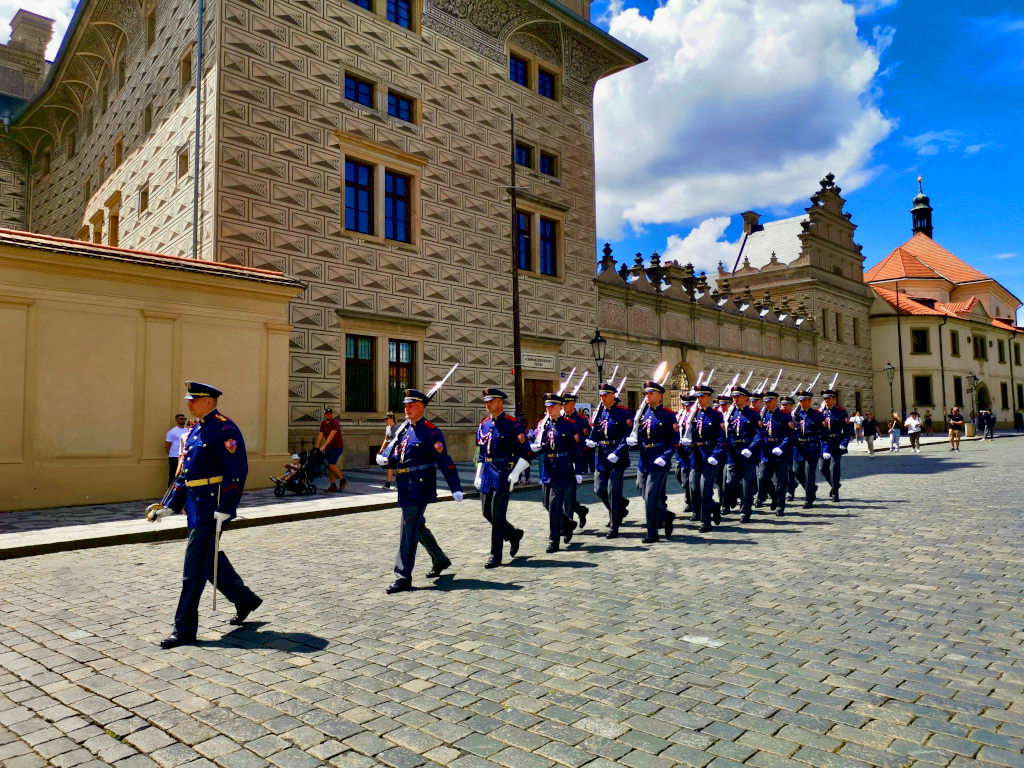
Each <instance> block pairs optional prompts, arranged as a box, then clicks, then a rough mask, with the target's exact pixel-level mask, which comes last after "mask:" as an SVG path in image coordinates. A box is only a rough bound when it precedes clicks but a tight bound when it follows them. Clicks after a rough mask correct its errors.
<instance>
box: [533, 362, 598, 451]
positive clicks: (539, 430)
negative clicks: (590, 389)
mask: <svg viewBox="0 0 1024 768" xmlns="http://www.w3.org/2000/svg"><path fill="white" fill-rule="evenodd" d="M575 375H576V368H575V367H573V369H572V370H571V371H569V375H568V376H566V377H565V381H563V382H562V386H560V387H559V388H558V392H557V393H556V394H557V395H558V396H559V397H561V396H562V393H563V392H565V389H566V387H568V386H569V382H570V381H572V377H573V376H575ZM583 378H584V379H585V378H587V374H586V372H584V374H583ZM582 383H583V380H582V379H581V380H580V384H582ZM573 394H575V390H573ZM549 423H551V417H550V416H548V415H547V414H546V413H545V414H544V418H543V419H541V422H540V426H539V427H537V437H536V440H535V441H534V442H532V443H530V447H531V448H532V449H533V452H534V453H537V452H538V451H539V450H540V444H541V443H542V442H543V440H544V429H545V427H547V425H548V424H549Z"/></svg>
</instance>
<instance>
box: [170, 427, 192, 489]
mask: <svg viewBox="0 0 1024 768" xmlns="http://www.w3.org/2000/svg"><path fill="white" fill-rule="evenodd" d="M186 434H188V428H187V427H186V426H185V414H184V413H178V414H175V416H174V426H173V427H171V428H170V429H169V430H167V434H166V435H165V436H164V450H165V451H167V485H170V484H171V483H173V482H174V476H175V475H176V474H178V457H179V456H181V438H183V437H184V436H185V435H186Z"/></svg>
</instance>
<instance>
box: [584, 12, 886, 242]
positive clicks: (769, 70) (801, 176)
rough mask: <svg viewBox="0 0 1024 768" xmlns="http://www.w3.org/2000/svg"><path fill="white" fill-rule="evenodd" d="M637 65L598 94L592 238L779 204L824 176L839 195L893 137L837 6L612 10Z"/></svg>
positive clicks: (873, 54) (857, 43)
mask: <svg viewBox="0 0 1024 768" xmlns="http://www.w3.org/2000/svg"><path fill="white" fill-rule="evenodd" d="M609 29H610V31H611V33H612V34H613V35H615V36H616V37H618V38H619V39H620V40H622V41H624V42H625V43H627V44H628V45H631V46H632V47H634V48H636V49H637V50H639V51H640V52H642V53H644V54H645V55H647V56H648V57H649V58H650V60H649V61H648V62H647V63H645V64H642V65H640V66H638V67H634V68H632V69H630V70H627V71H625V72H622V73H620V74H617V75H615V76H614V77H611V78H607V79H605V80H602V81H601V82H600V83H599V84H598V87H597V91H596V94H595V112H596V138H595V141H596V148H597V181H598V190H597V205H598V228H599V233H598V234H599V235H600V236H601V237H604V238H606V239H612V240H614V239H618V238H619V237H620V236H621V234H622V230H623V228H624V226H625V225H627V224H628V225H629V226H630V227H633V228H634V229H635V228H639V227H642V226H643V225H644V224H655V223H667V222H675V221H682V220H686V219H692V218H697V217H702V216H705V217H706V216H713V215H716V214H722V213H732V212H734V211H740V210H744V209H745V208H756V207H762V208H763V207H772V206H784V205H788V204H790V203H792V202H794V201H795V200H797V199H799V198H802V197H805V196H806V195H809V194H811V193H812V192H813V191H814V190H815V189H816V188H817V181H818V180H819V179H820V178H821V177H822V176H824V175H825V173H827V172H829V171H832V172H833V173H835V174H836V176H837V177H838V179H839V182H840V183H841V184H842V186H843V187H844V188H846V189H848V190H850V189H854V188H856V187H859V186H861V185H863V184H865V183H866V182H867V181H868V180H869V179H870V178H872V176H873V174H874V173H875V170H874V169H872V168H870V163H871V155H872V151H873V149H874V147H875V145H876V144H878V142H880V141H881V140H882V139H884V138H885V137H886V136H887V135H888V134H889V132H890V131H891V130H892V129H893V126H894V123H893V122H892V121H890V120H889V119H888V118H886V117H885V116H884V115H883V114H882V113H881V111H880V110H879V108H878V106H877V104H876V103H875V101H874V94H873V92H872V88H873V85H874V81H875V76H876V74H877V72H878V63H879V61H878V55H879V54H878V50H880V49H882V48H884V47H885V46H886V45H888V42H890V41H891V34H892V33H891V32H889V31H881V30H880V31H879V33H878V34H876V41H875V43H874V44H872V43H870V42H867V41H865V40H862V39H860V38H859V37H858V36H857V27H856V23H855V20H854V9H853V7H852V6H850V5H845V4H843V3H842V2H840V0H742V1H741V0H667V1H666V2H665V4H664V5H662V6H661V7H659V8H657V9H656V10H655V11H654V14H653V16H652V17H650V18H648V17H645V16H643V15H642V14H641V13H640V12H639V10H637V9H636V8H618V9H617V12H616V13H615V14H614V16H613V17H612V18H611V21H610V24H609Z"/></svg>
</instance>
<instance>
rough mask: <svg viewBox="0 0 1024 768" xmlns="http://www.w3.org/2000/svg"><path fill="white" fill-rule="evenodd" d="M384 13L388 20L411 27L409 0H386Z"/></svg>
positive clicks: (407, 27)
mask: <svg viewBox="0 0 1024 768" xmlns="http://www.w3.org/2000/svg"><path fill="white" fill-rule="evenodd" d="M385 13H386V15H387V19H388V21H390V22H392V23H394V24H397V25H398V26H400V27H405V28H406V29H412V9H411V8H410V3H409V0H387V7H386V11H385Z"/></svg>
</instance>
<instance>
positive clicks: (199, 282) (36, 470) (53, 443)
mask: <svg viewBox="0 0 1024 768" xmlns="http://www.w3.org/2000/svg"><path fill="white" fill-rule="evenodd" d="M297 292H298V289H297V287H294V286H292V285H289V284H287V283H285V282H284V281H280V282H278V283H273V282H259V281H256V280H247V279H240V278H233V277H228V276H222V275H213V274H209V273H208V272H204V271H202V270H201V269H198V268H195V269H192V270H182V269H175V268H169V267H161V266H154V265H148V264H147V265H143V264H139V263H132V262H131V261H130V260H113V259H111V260H107V259H100V258H90V257H88V256H83V255H73V254H69V253H57V252H50V251H44V250H35V249H32V248H25V247H12V246H10V245H0V339H2V342H0V345H2V352H0V355H2V358H3V360H4V365H3V366H2V367H0V387H2V388H3V392H4V393H5V394H4V397H3V398H0V422H2V423H3V424H4V429H3V430H2V431H0V510H8V509H29V508H37V507H50V506H62V505H69V504H83V503H101V502H110V501H124V500H131V499H152V498H154V497H156V498H158V497H159V496H160V495H161V493H162V492H163V490H164V488H165V487H166V486H165V481H166V475H167V461H166V453H165V451H164V435H165V433H166V431H167V429H168V428H169V427H170V426H172V423H173V416H174V414H175V413H178V412H185V410H186V409H185V407H184V402H183V400H182V394H183V381H184V379H186V378H193V379H198V380H201V381H209V382H211V383H215V384H216V385H217V386H219V387H221V388H222V389H223V390H224V392H225V395H224V397H223V398H222V399H221V402H220V408H221V410H222V411H223V412H224V413H226V414H227V415H228V416H230V417H231V418H233V419H234V420H235V421H236V422H237V423H238V424H239V426H240V427H241V429H242V433H243V435H244V436H245V440H246V446H247V448H248V456H249V482H248V486H249V487H257V486H263V485H266V484H267V479H266V478H267V474H268V472H270V471H272V470H277V469H280V465H281V463H282V462H283V460H284V458H285V456H286V452H287V449H288V446H287V439H288V434H287V432H288V430H287V426H288V425H287V418H288V414H287V387H288V333H289V331H290V326H289V324H288V321H287V303H288V301H289V299H291V298H292V297H293V296H294V295H295V294H296V293H297Z"/></svg>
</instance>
